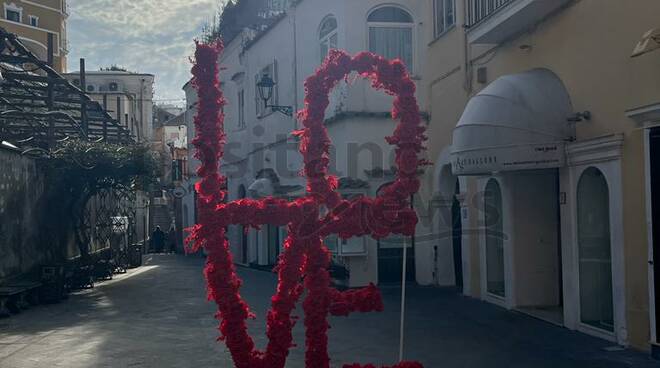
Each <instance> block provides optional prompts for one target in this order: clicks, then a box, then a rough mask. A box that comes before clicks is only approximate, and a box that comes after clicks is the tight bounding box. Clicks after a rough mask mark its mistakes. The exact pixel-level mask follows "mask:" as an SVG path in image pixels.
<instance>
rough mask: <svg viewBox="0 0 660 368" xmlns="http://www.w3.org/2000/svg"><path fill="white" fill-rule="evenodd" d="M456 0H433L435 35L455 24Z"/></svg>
mask: <svg viewBox="0 0 660 368" xmlns="http://www.w3.org/2000/svg"><path fill="white" fill-rule="evenodd" d="M455 1H456V0H434V8H435V37H438V36H440V35H442V34H443V33H445V32H447V30H449V29H450V28H451V27H453V26H454V24H456V2H455Z"/></svg>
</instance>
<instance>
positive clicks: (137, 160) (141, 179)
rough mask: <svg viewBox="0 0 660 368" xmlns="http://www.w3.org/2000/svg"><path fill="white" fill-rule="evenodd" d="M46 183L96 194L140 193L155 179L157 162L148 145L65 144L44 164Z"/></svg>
mask: <svg viewBox="0 0 660 368" xmlns="http://www.w3.org/2000/svg"><path fill="white" fill-rule="evenodd" d="M43 164H45V165H46V166H47V171H48V174H49V177H50V178H49V179H50V180H49V181H50V182H51V184H56V183H53V180H55V181H57V182H60V183H61V184H64V185H65V186H66V187H69V188H72V189H73V188H75V189H83V190H86V191H89V192H97V191H98V190H100V189H108V188H112V189H119V190H137V189H143V188H145V187H146V186H148V185H149V184H150V183H151V182H153V181H154V180H155V178H156V177H157V175H158V172H157V171H158V163H157V158H156V157H155V156H154V154H153V153H152V151H150V149H149V147H148V146H147V145H138V144H133V145H117V144H109V143H104V142H86V141H80V140H73V141H67V142H64V143H62V144H61V145H60V146H59V147H57V148H56V149H55V150H54V153H53V154H52V156H51V157H50V158H48V159H45V160H44V161H43Z"/></svg>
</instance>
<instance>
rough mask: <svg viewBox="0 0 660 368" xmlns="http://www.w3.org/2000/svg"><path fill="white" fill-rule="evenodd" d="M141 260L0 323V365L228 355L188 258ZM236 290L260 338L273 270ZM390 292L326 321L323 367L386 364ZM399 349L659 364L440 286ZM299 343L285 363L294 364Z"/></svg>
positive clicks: (197, 267)
mask: <svg viewBox="0 0 660 368" xmlns="http://www.w3.org/2000/svg"><path fill="white" fill-rule="evenodd" d="M145 261H146V262H145V263H146V265H145V266H144V267H142V268H139V269H136V270H132V271H130V272H129V274H127V275H122V276H119V277H117V278H115V280H113V281H109V282H105V283H102V284H98V286H97V287H96V288H95V289H92V290H87V291H83V292H79V293H76V294H75V295H72V296H71V298H70V299H69V300H68V301H66V302H64V303H61V304H57V305H50V306H40V307H37V308H33V309H30V310H28V311H26V312H23V313H22V314H20V315H17V316H14V317H11V318H8V319H2V320H0V367H2V368H45V367H66V368H83V367H85V368H87V367H94V368H96V367H113V368H114V367H195V368H203V367H222V368H230V367H231V366H232V365H231V360H230V358H229V356H228V354H227V352H226V351H225V349H224V346H223V345H222V344H220V343H216V342H215V339H216V337H217V336H218V334H217V331H216V329H215V327H216V322H215V320H214V319H213V314H214V311H215V308H214V306H213V305H212V304H211V303H208V302H206V301H205V287H204V282H203V278H202V275H201V269H202V266H203V260H202V258H201V257H199V256H188V257H185V256H176V255H156V256H153V255H150V256H147V257H146V259H145ZM241 275H242V276H243V277H244V279H245V286H244V287H243V294H244V296H245V297H246V298H247V299H248V300H249V301H250V302H251V303H253V307H254V310H255V311H256V312H257V314H258V317H259V320H258V321H254V323H252V324H251V326H250V329H251V332H253V335H254V336H259V338H258V339H257V344H258V345H259V346H264V344H265V339H264V338H263V336H264V329H265V326H264V323H263V316H264V312H265V310H266V307H267V305H268V302H269V298H270V295H271V294H272V290H273V288H274V286H275V277H274V275H273V274H270V273H267V272H262V271H253V270H247V269H242V270H241ZM399 291H400V290H399V289H398V288H395V287H385V288H384V289H383V294H384V298H385V304H386V311H385V312H384V313H380V314H378V313H376V314H373V313H372V314H365V315H353V316H351V317H349V318H333V319H332V320H331V324H332V326H333V328H332V330H331V332H330V334H331V336H330V341H331V346H330V349H331V356H332V358H333V362H335V364H336V365H335V366H339V363H347V362H353V361H360V362H376V363H393V362H395V360H396V356H397V350H398V326H399V320H398V312H399V306H398V303H399ZM408 295H409V296H410V298H409V302H408V307H407V308H408V312H409V313H408V325H407V326H408V329H407V342H406V354H407V357H408V358H411V359H412V358H415V359H418V360H420V361H422V362H423V363H424V364H425V365H426V367H427V368H477V367H478V368H484V367H512V368H513V367H516V368H518V367H520V368H527V367H533V368H543V367H548V368H550V367H552V368H557V367H575V368H578V367H579V368H615V367H616V368H619V367H635V368H647V367H660V363H658V362H655V361H652V360H650V359H649V358H648V357H647V355H646V354H644V353H636V352H630V351H623V352H621V351H619V352H607V351H605V350H603V348H606V347H609V346H611V343H608V342H606V341H602V340H598V339H595V338H591V337H588V336H586V335H583V334H580V333H576V332H571V331H568V330H566V329H563V328H559V327H555V326H553V325H550V324H547V323H545V322H541V321H538V320H535V319H533V318H530V317H527V316H524V315H521V314H518V313H515V312H508V311H505V310H502V309H500V308H498V307H495V306H493V305H490V304H486V303H483V302H480V301H477V300H473V299H469V298H464V297H461V296H457V295H456V294H455V293H454V292H452V291H451V290H444V289H435V288H421V287H414V288H411V289H410V291H409V293H408ZM295 335H296V342H297V343H298V345H299V347H297V348H296V349H294V350H293V351H292V354H291V358H290V363H289V364H288V365H287V367H289V368H302V367H303V363H302V362H303V347H304V341H303V339H302V336H303V330H302V322H301V323H299V325H298V326H297V327H296V330H295Z"/></svg>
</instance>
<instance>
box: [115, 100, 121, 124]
mask: <svg viewBox="0 0 660 368" xmlns="http://www.w3.org/2000/svg"><path fill="white" fill-rule="evenodd" d="M115 113H116V114H117V124H119V126H120V127H121V97H117V111H115Z"/></svg>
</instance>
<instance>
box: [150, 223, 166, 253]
mask: <svg viewBox="0 0 660 368" xmlns="http://www.w3.org/2000/svg"><path fill="white" fill-rule="evenodd" d="M151 245H152V247H153V248H154V251H155V252H156V253H161V252H163V247H164V246H165V233H164V232H163V230H161V229H160V226H156V229H155V230H154V232H153V233H152V234H151Z"/></svg>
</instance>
